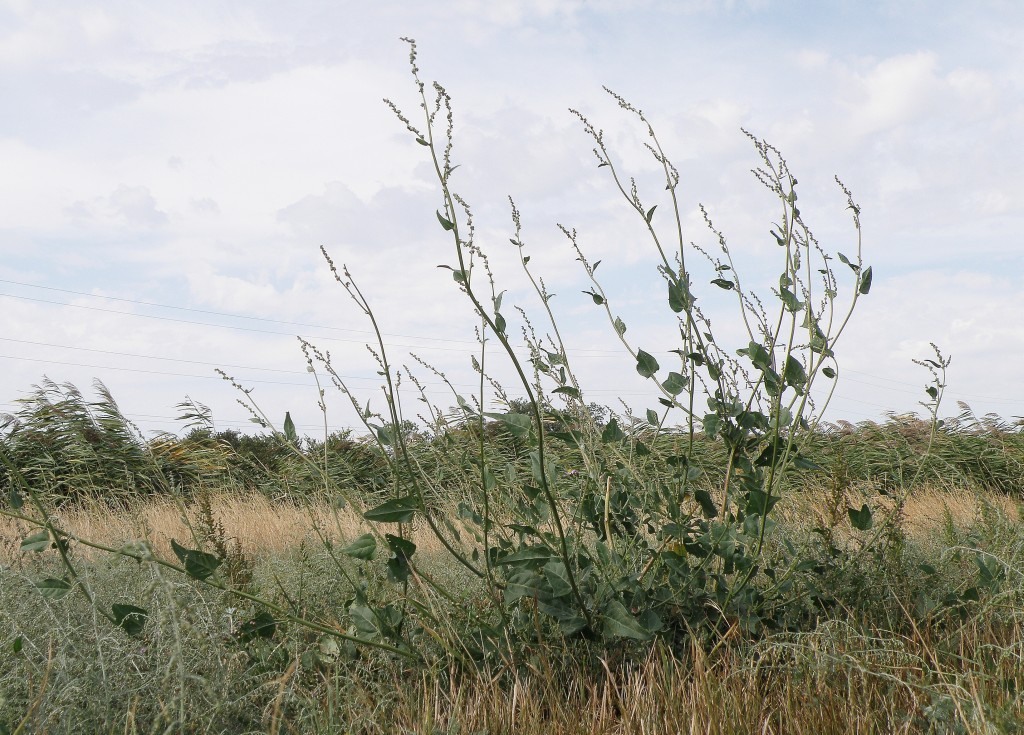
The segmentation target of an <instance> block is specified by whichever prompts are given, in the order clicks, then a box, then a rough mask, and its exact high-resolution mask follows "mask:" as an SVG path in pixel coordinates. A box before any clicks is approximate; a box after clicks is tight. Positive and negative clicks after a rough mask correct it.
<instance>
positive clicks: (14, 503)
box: [7, 487, 25, 510]
mask: <svg viewBox="0 0 1024 735" xmlns="http://www.w3.org/2000/svg"><path fill="white" fill-rule="evenodd" d="M7 500H8V502H9V503H10V504H11V507H12V508H14V510H19V509H20V508H21V507H22V506H23V505H24V504H25V499H24V498H22V497H21V493H19V492H18V488H16V487H12V488H11V492H10V494H8V496H7Z"/></svg>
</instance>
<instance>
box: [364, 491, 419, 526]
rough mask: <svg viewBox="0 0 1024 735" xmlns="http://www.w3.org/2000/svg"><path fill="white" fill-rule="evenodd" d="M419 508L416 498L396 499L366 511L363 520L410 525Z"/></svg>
mask: <svg viewBox="0 0 1024 735" xmlns="http://www.w3.org/2000/svg"><path fill="white" fill-rule="evenodd" d="M418 508H419V505H418V504H417V503H416V498H414V497H412V496H406V497H404V498H394V499H392V500H389V501H387V502H386V503H381V504H380V505H378V506H377V507H376V508H371V509H370V510H368V511H366V512H365V513H363V518H365V519H366V520H368V521H374V522H375V523H408V522H409V521H411V520H412V518H413V516H414V515H416V511H417V510H418Z"/></svg>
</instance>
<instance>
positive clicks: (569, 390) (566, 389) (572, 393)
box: [531, 385, 580, 426]
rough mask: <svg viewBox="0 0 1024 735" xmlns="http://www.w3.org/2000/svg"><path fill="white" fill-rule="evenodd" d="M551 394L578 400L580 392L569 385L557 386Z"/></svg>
mask: <svg viewBox="0 0 1024 735" xmlns="http://www.w3.org/2000/svg"><path fill="white" fill-rule="evenodd" d="M551 392H552V393H561V394H563V395H567V396H569V397H571V398H579V397H580V392H579V391H578V390H576V389H575V388H573V387H572V386H571V385H562V386H559V387H558V388H555V389H554V390H553V391H551ZM531 426H532V424H531Z"/></svg>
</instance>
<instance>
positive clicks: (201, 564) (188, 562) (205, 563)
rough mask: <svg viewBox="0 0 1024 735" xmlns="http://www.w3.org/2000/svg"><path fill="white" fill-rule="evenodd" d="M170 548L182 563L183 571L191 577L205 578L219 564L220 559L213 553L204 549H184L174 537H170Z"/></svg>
mask: <svg viewBox="0 0 1024 735" xmlns="http://www.w3.org/2000/svg"><path fill="white" fill-rule="evenodd" d="M171 550H172V551H174V555H175V556H177V557H178V559H179V560H180V561H181V563H182V564H183V565H184V567H185V573H186V574H188V576H190V577H192V578H193V579H200V580H201V579H206V578H207V577H209V576H210V575H211V574H213V573H214V572H216V571H217V567H219V566H220V559H218V558H217V557H215V556H214V555H213V554H207V553H206V552H204V551H197V550H195V549H186V548H185V547H184V546H181V545H180V544H178V542H177V541H175V540H174V539H171Z"/></svg>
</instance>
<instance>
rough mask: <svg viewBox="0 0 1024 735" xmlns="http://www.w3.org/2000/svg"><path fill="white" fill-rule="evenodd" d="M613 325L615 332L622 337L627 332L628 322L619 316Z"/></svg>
mask: <svg viewBox="0 0 1024 735" xmlns="http://www.w3.org/2000/svg"><path fill="white" fill-rule="evenodd" d="M612 326H613V327H615V333H616V334H617V335H619V336H620V337H621V336H622V335H624V334H625V333H626V323H625V322H624V321H622V320H621V319H619V317H615V322H614V323H613V324H612Z"/></svg>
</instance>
